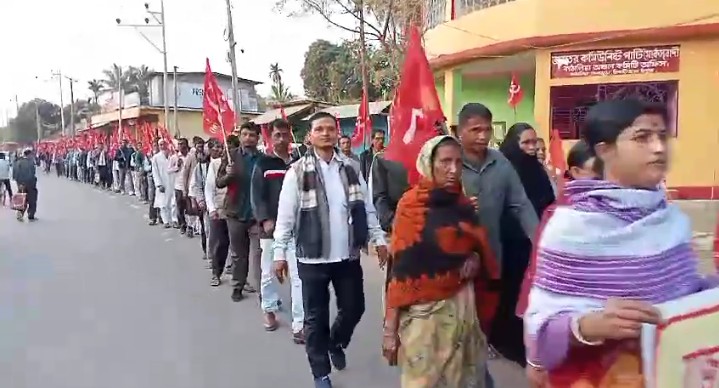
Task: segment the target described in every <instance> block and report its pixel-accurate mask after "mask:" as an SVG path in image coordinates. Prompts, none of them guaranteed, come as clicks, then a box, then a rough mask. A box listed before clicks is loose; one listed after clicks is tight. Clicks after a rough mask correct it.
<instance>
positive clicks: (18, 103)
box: [15, 94, 20, 116]
mask: <svg viewBox="0 0 719 388" xmlns="http://www.w3.org/2000/svg"><path fill="white" fill-rule="evenodd" d="M15 109H16V111H15V116H17V115H19V114H20V102H19V101H18V99H17V94H16V95H15Z"/></svg>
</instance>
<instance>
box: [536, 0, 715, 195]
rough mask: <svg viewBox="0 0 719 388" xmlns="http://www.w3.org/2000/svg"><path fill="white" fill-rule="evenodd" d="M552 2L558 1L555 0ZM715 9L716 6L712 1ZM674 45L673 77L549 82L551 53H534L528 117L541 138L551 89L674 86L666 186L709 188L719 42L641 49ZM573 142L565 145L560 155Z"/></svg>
mask: <svg viewBox="0 0 719 388" xmlns="http://www.w3.org/2000/svg"><path fill="white" fill-rule="evenodd" d="M557 1H558V2H562V1H560V0H557ZM717 4H719V2H717ZM663 44H680V45H681V53H680V68H679V72H677V73H663V74H658V73H657V74H632V75H616V76H600V77H581V78H561V79H551V78H550V70H551V59H550V58H551V51H550V50H538V51H537V56H536V61H537V66H536V81H535V82H536V83H535V86H536V88H535V94H534V109H535V110H534V114H535V119H536V121H537V123H538V124H539V125H538V126H539V128H540V131H541V132H542V136H547V135H548V131H549V128H550V111H549V109H550V107H549V93H550V88H551V87H552V86H558V85H581V84H599V83H611V82H642V81H666V80H678V81H679V109H678V123H677V138H676V139H675V140H674V141H673V143H672V150H673V155H674V156H673V158H672V168H671V171H670V173H669V177H668V181H667V184H668V185H669V186H672V187H676V186H682V187H685V186H694V187H696V186H714V185H717V184H718V183H717V182H715V175H716V172H717V169H718V168H719V157H717V155H718V153H719V121H717V119H716V114H717V112H718V111H719V100H718V99H717V98H716V97H714V96H715V95H716V94H717V90H719V39H711V40H709V39H707V40H693V41H667V42H652V43H645V44H642V45H663ZM623 46H627V47H632V46H637V44H632V45H631V46H629V45H621V44H616V43H615V44H612V45H608V44H603V45H592V46H589V45H588V46H572V48H571V50H572V51H573V50H583V49H600V48H605V49H606V48H617V47H623ZM573 143H574V142H572V141H567V142H565V145H564V149H565V152H566V151H568V150H569V148H570V147H571V145H572V144H573Z"/></svg>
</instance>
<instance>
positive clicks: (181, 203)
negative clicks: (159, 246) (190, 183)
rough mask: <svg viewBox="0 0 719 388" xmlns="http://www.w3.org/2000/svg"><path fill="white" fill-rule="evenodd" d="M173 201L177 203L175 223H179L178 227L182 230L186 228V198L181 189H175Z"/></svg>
mask: <svg viewBox="0 0 719 388" xmlns="http://www.w3.org/2000/svg"><path fill="white" fill-rule="evenodd" d="M175 203H177V223H178V224H180V229H182V230H183V231H184V230H185V229H187V220H186V219H185V216H186V215H187V200H186V199H185V196H184V195H183V194H182V190H175Z"/></svg>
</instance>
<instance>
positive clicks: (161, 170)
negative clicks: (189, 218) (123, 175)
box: [152, 139, 177, 229]
mask: <svg viewBox="0 0 719 388" xmlns="http://www.w3.org/2000/svg"><path fill="white" fill-rule="evenodd" d="M157 145H158V146H159V147H160V152H158V153H157V154H155V156H153V157H152V172H153V178H154V183H155V207H156V208H159V209H160V217H162V222H163V223H164V224H165V229H169V228H171V227H172V224H173V222H174V223H177V220H176V219H173V217H172V215H173V213H174V212H173V209H172V208H173V206H174V196H173V195H172V193H173V192H172V184H173V182H172V181H171V180H170V175H169V165H170V163H169V158H170V150H169V148H168V146H167V142H166V141H165V140H162V139H161V140H160V141H159V142H158V143H157Z"/></svg>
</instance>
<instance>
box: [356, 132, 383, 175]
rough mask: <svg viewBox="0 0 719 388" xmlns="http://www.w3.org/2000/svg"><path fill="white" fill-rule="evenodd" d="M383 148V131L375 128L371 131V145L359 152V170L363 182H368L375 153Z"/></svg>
mask: <svg viewBox="0 0 719 388" xmlns="http://www.w3.org/2000/svg"><path fill="white" fill-rule="evenodd" d="M382 150H384V131H382V130H381V129H375V130H374V131H373V132H372V147H371V148H370V149H368V150H365V151H364V152H362V153H361V154H360V170H361V171H362V177H363V178H364V180H365V182H369V173H370V171H371V170H372V161H373V160H374V156H375V154H378V153H380V152H382Z"/></svg>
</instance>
